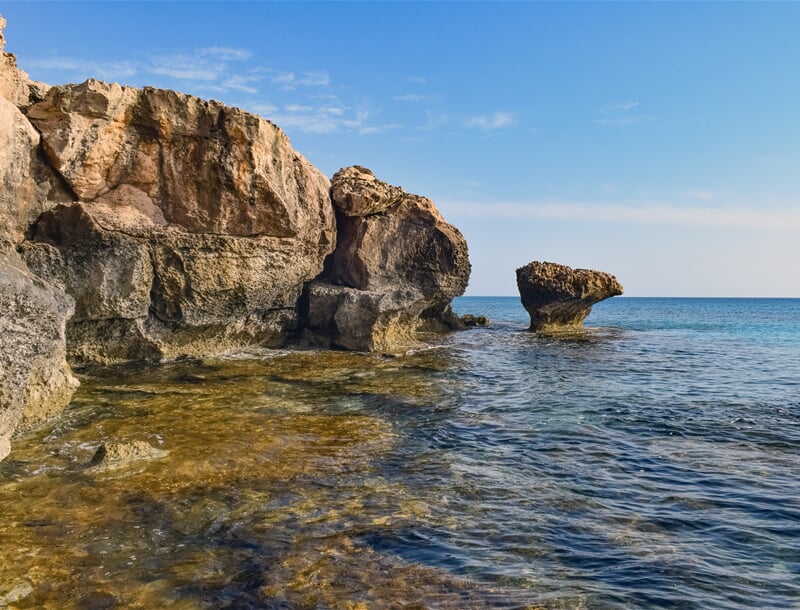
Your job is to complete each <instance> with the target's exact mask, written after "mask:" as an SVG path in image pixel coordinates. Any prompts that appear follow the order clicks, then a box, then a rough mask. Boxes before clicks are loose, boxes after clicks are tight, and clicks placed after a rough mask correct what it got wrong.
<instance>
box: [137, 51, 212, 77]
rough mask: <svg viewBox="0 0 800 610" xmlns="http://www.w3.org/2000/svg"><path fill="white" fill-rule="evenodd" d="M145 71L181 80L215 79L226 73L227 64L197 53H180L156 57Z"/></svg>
mask: <svg viewBox="0 0 800 610" xmlns="http://www.w3.org/2000/svg"><path fill="white" fill-rule="evenodd" d="M145 71H147V72H151V73H153V74H159V75H161V76H169V77H170V78H177V79H179V80H192V81H215V80H218V79H220V78H221V77H222V76H223V75H224V73H225V71H226V65H225V63H224V62H219V61H208V60H206V59H203V58H201V57H200V56H199V55H198V54H197V53H194V54H191V55H190V54H187V53H178V54H174V55H162V56H160V57H154V58H153V61H152V65H150V66H148V67H146V68H145Z"/></svg>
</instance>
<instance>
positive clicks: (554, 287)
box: [517, 261, 622, 332]
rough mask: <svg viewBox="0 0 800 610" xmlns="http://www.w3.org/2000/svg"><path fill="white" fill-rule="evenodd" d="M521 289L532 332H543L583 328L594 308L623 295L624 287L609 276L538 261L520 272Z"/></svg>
mask: <svg viewBox="0 0 800 610" xmlns="http://www.w3.org/2000/svg"><path fill="white" fill-rule="evenodd" d="M517 287H518V288H519V293H520V297H521V299H522V305H523V306H524V307H525V309H526V310H527V311H528V313H529V314H530V317H531V326H530V330H533V331H543V332H551V331H558V330H563V329H571V328H579V327H580V326H581V325H582V324H583V321H584V320H585V319H586V316H588V315H589V313H590V312H591V311H592V305H594V304H595V303H598V302H600V301H602V300H604V299H607V298H609V297H613V296H616V295H619V294H622V285H621V284H620V283H619V282H618V281H617V278H615V277H614V276H613V275H611V274H609V273H604V272H602V271H592V270H590V269H572V268H571V267H567V266H566V265H558V264H556V263H547V262H538V261H534V262H531V263H528V264H527V265H525V266H524V267H520V268H519V269H517Z"/></svg>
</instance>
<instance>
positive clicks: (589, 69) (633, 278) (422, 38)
mask: <svg viewBox="0 0 800 610" xmlns="http://www.w3.org/2000/svg"><path fill="white" fill-rule="evenodd" d="M0 13H2V14H3V15H4V16H5V17H6V19H7V20H8V26H7V28H6V39H7V49H6V50H7V51H9V52H13V53H15V54H16V55H17V56H18V62H19V64H20V66H21V67H22V68H23V69H25V70H26V71H27V72H28V73H29V74H30V75H31V77H32V78H34V79H37V80H42V81H45V82H47V83H50V84H58V83H62V82H80V81H82V80H84V79H85V78H88V77H97V78H101V79H103V80H109V81H116V82H120V83H122V84H130V85H135V86H142V85H153V86H157V87H167V88H171V89H178V90H181V91H185V92H187V93H193V94H196V95H199V96H201V97H205V98H215V99H219V100H221V101H223V102H226V103H229V104H232V105H236V106H240V107H242V108H245V109H247V110H250V111H253V112H256V113H258V114H261V115H262V116H264V117H266V118H268V119H270V120H272V121H273V122H275V123H276V124H278V125H279V126H281V127H282V128H283V129H284V131H286V133H287V134H288V135H289V137H290V138H291V140H292V142H293V144H294V146H295V148H297V149H298V150H299V151H300V152H301V153H303V154H304V155H305V156H306V157H308V158H309V159H310V160H311V161H312V162H313V163H314V164H315V165H317V167H319V168H320V169H321V170H322V171H323V172H325V173H326V174H328V175H329V176H330V175H332V174H333V172H335V171H336V170H337V169H338V168H339V167H342V166H346V165H352V164H361V165H365V166H367V167H370V168H371V169H373V170H374V171H375V173H376V175H378V177H379V178H381V179H384V180H386V181H387V182H391V183H393V184H399V185H401V186H403V187H404V188H405V189H406V190H408V191H410V192H414V193H419V194H422V195H426V196H428V197H430V198H431V199H433V200H434V201H435V202H436V204H437V206H438V207H439V209H440V210H441V211H442V213H443V214H444V215H445V217H446V218H447V219H448V220H449V221H450V222H452V223H453V224H455V225H456V226H458V227H459V228H460V229H461V230H462V231H463V233H464V234H465V236H466V237H467V240H468V242H469V245H470V258H471V260H472V263H473V275H472V279H471V281H470V286H469V288H468V294H473V295H512V294H516V286H515V283H514V277H515V276H514V270H515V269H516V267H519V266H521V265H523V264H525V263H527V262H529V261H531V260H549V261H554V262H560V263H564V264H568V265H572V266H578V267H590V268H596V269H602V270H605V271H609V272H611V273H614V274H616V275H617V277H618V278H619V279H620V281H622V283H623V284H624V285H625V288H626V294H628V295H630V296H787V297H800V273H798V272H797V269H796V266H797V263H798V262H800V37H798V32H799V31H800V3H766V2H754V3H728V2H724V3H691V2H689V3H666V2H658V3H633V2H623V3H599V2H598V3H565V2H549V3H545V2H515V3H501V2H492V3H481V2H466V3H460V2H443V3H434V2H413V3H412V2H408V3H393V2H360V3H344V2H324V3H304V2H293V3H273V2H253V3H234V2H225V3H214V2H204V3H190V2H171V3H165V2H137V3H123V2H106V3H90V2H80V3H69V2H52V3H39V2H2V3H0Z"/></svg>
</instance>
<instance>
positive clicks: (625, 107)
mask: <svg viewBox="0 0 800 610" xmlns="http://www.w3.org/2000/svg"><path fill="white" fill-rule="evenodd" d="M638 105H639V102H633V101H631V102H612V103H610V104H606V105H605V106H604V107H603V112H628V111H629V110H633V109H634V108H636V107H637V106H638Z"/></svg>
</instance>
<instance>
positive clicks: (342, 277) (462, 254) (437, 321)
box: [305, 166, 470, 352]
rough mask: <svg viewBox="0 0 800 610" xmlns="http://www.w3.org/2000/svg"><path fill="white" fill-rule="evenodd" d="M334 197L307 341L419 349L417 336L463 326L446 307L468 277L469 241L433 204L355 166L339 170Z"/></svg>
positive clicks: (311, 290) (309, 308)
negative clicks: (332, 238) (330, 246)
mask: <svg viewBox="0 0 800 610" xmlns="http://www.w3.org/2000/svg"><path fill="white" fill-rule="evenodd" d="M331 195H332V199H333V203H334V205H335V207H336V211H337V226H338V235H337V246H336V250H335V251H334V253H333V255H332V256H331V257H330V259H329V260H328V261H327V264H326V269H325V272H324V273H323V274H322V276H321V277H320V278H319V279H318V280H316V281H315V282H313V283H311V284H310V286H309V287H308V291H307V295H306V297H307V302H306V308H305V325H306V328H307V330H308V332H307V337H311V339H312V341H313V342H316V343H318V344H322V345H329V346H332V347H336V348H344V349H352V350H364V351H373V350H374V351H383V352H396V351H403V350H404V349H405V348H407V347H409V346H412V345H415V344H417V343H418V342H419V333H420V332H425V331H441V330H445V329H452V328H459V327H461V323H460V321H459V320H458V318H457V317H456V316H455V315H454V314H453V313H452V311H451V309H450V302H451V301H452V300H453V297H455V296H458V295H461V294H463V292H464V289H465V288H466V285H467V281H468V280H469V272H470V264H469V258H468V256H467V244H466V242H465V240H464V238H463V236H462V235H461V233H460V232H459V231H458V229H456V228H455V227H453V226H452V225H449V224H447V223H446V222H445V221H444V219H443V218H442V216H441V215H440V214H439V212H438V210H437V209H436V207H435V206H434V204H433V202H432V201H430V200H429V199H426V198H425V197H420V196H417V195H410V194H408V193H405V192H404V191H403V190H402V189H400V188H399V187H395V186H390V185H388V184H386V183H385V182H381V181H380V180H377V179H376V178H375V176H374V175H373V173H372V172H371V171H370V170H368V169H365V168H363V167H358V166H353V167H348V168H345V169H342V170H340V171H339V172H337V173H336V175H335V176H334V177H333V180H332V183H331Z"/></svg>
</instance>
